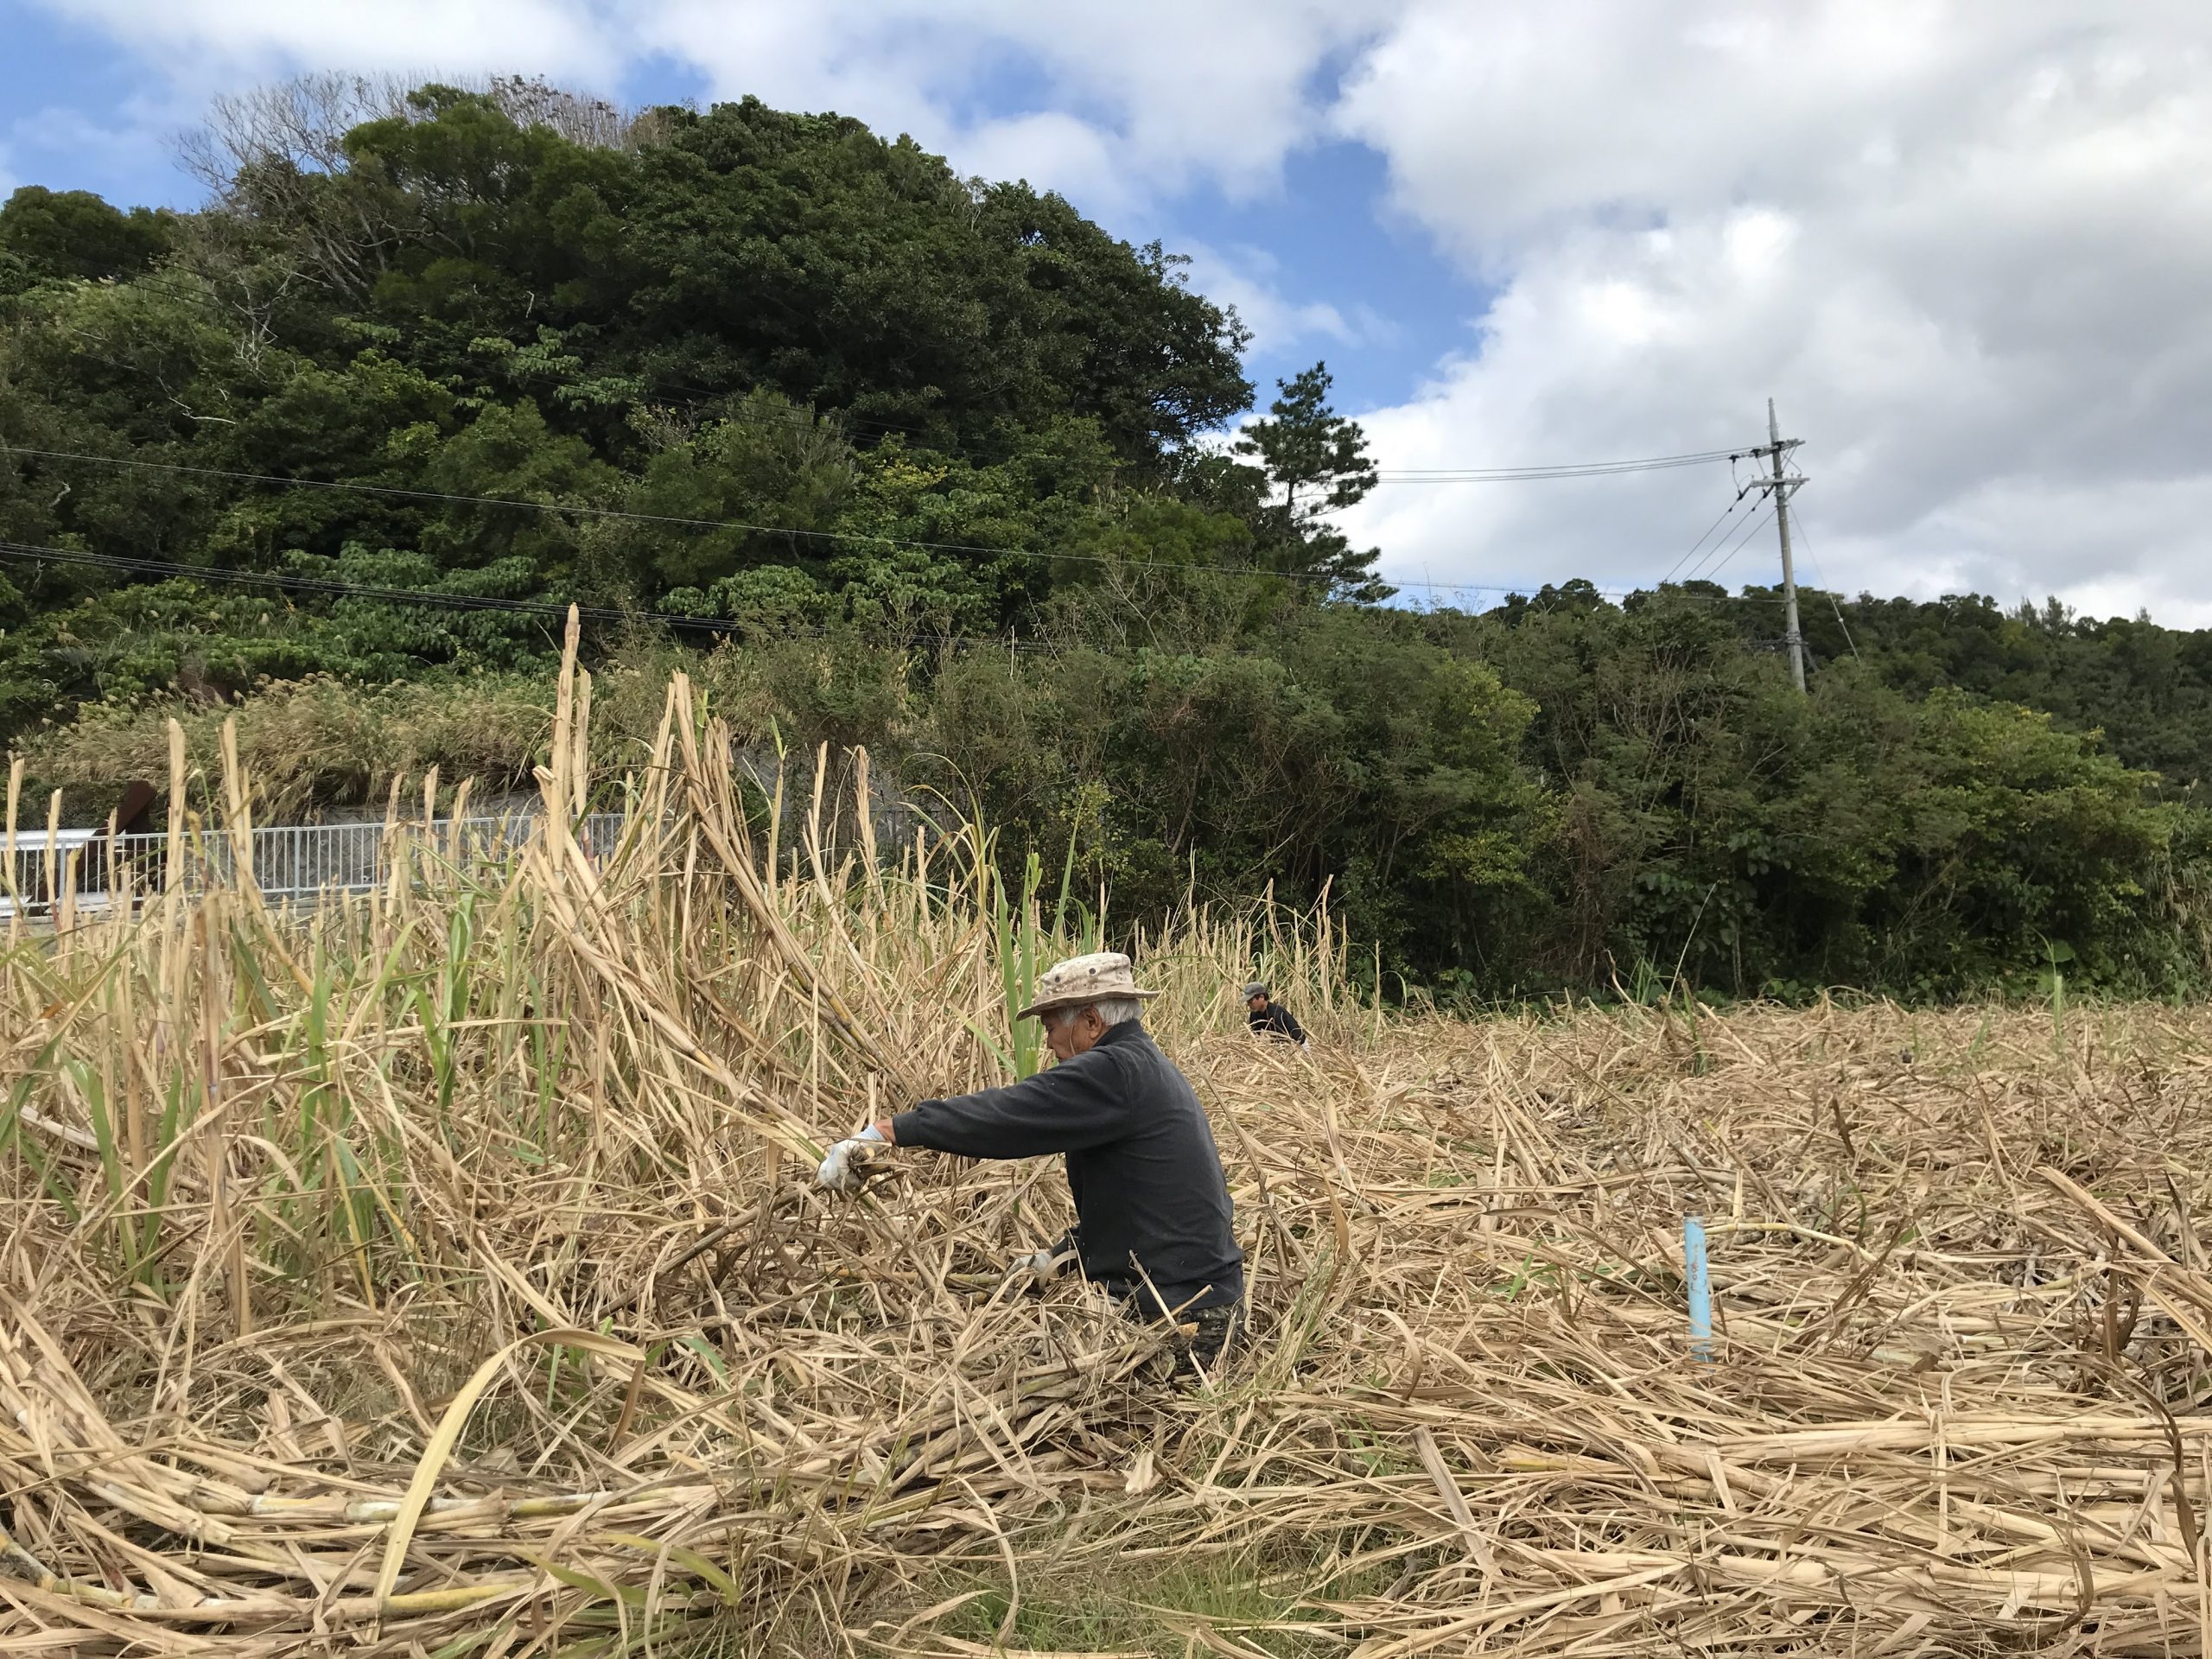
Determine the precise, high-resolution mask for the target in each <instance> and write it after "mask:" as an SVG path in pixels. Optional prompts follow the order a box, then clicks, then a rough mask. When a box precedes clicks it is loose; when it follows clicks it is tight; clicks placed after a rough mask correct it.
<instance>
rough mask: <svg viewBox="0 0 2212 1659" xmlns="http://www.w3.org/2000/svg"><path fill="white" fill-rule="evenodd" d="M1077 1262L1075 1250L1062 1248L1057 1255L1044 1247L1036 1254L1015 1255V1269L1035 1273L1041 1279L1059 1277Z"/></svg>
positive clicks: (1017, 1271) (1019, 1271)
mask: <svg viewBox="0 0 2212 1659" xmlns="http://www.w3.org/2000/svg"><path fill="white" fill-rule="evenodd" d="M1075 1262H1076V1253H1075V1252H1074V1251H1073V1250H1062V1251H1060V1252H1058V1254H1057V1255H1055V1254H1054V1253H1053V1252H1052V1250H1050V1249H1043V1250H1039V1251H1038V1252H1037V1253H1036V1254H1035V1255H1017V1256H1015V1257H1014V1272H1016V1273H1030V1274H1035V1275H1036V1276H1037V1277H1038V1278H1039V1279H1046V1280H1051V1279H1057V1278H1058V1277H1059V1276H1060V1275H1061V1274H1064V1273H1065V1272H1066V1271H1067V1270H1068V1269H1069V1268H1071V1267H1073V1266H1074V1265H1075Z"/></svg>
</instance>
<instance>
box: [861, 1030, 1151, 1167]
mask: <svg viewBox="0 0 2212 1659" xmlns="http://www.w3.org/2000/svg"><path fill="white" fill-rule="evenodd" d="M1104 1059H1105V1057H1104V1056H1103V1054H1102V1055H1100V1056H1099V1059H1098V1061H1097V1062H1091V1061H1090V1056H1089V1055H1083V1056H1078V1057H1077V1058H1075V1059H1073V1060H1069V1061H1066V1062H1065V1063H1063V1064H1061V1065H1056V1066H1054V1067H1052V1069H1051V1070H1050V1071H1039V1073H1037V1075H1036V1076H1034V1077H1024V1078H1023V1079H1022V1080H1021V1081H1020V1082H1019V1083H1012V1084H1007V1085H1006V1087H1004V1088H1002V1089H985V1090H980V1091H978V1092H977V1093H976V1094H972V1095H957V1096H953V1097H952V1098H950V1099H949V1100H925V1101H924V1102H922V1103H920V1104H919V1105H918V1106H916V1107H915V1108H914V1109H912V1111H906V1112H901V1113H899V1115H898V1116H896V1117H894V1118H893V1119H892V1120H891V1122H890V1123H889V1125H888V1127H887V1130H886V1138H887V1139H888V1140H890V1141H892V1143H893V1144H894V1145H896V1146H901V1147H929V1148H931V1150H933V1151H937V1152H950V1153H957V1154H960V1155H961V1156H962V1157H965V1158H1039V1157H1043V1156H1045V1155H1046V1154H1050V1153H1055V1152H1080V1151H1082V1150H1083V1149H1084V1148H1085V1147H1099V1146H1103V1145H1105V1144H1106V1143H1107V1142H1108V1141H1114V1140H1118V1139H1119V1138H1120V1137H1121V1136H1122V1135H1124V1134H1126V1133H1127V1132H1128V1124H1129V1114H1130V1104H1129V1103H1128V1101H1127V1100H1126V1099H1125V1098H1124V1097H1123V1096H1122V1091H1121V1090H1118V1089H1116V1088H1115V1087H1114V1086H1113V1084H1114V1078H1113V1077H1112V1074H1111V1072H1110V1071H1109V1068H1108V1067H1107V1065H1105V1064H1103V1062H1104Z"/></svg>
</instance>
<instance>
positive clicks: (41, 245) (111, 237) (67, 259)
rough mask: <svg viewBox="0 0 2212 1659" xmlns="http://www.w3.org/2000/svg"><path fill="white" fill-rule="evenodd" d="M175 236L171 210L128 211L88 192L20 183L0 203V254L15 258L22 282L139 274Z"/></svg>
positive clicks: (158, 261) (161, 253)
mask: <svg viewBox="0 0 2212 1659" xmlns="http://www.w3.org/2000/svg"><path fill="white" fill-rule="evenodd" d="M174 240H175V231H174V224H173V221H172V219H171V216H170V215H169V214H168V213H161V212H157V211H156V210H155V209H152V208H149V207H133V208H132V209H130V212H128V213H124V212H122V211H120V210H118V209H117V208H115V207H111V206H110V205H109V204H108V203H107V202H106V201H105V200H102V199H101V198H100V197H99V196H96V195H94V194H92V192H91V191H89V190H48V189H47V188H45V187H44V186H42V185H36V184H25V185H18V186H17V187H16V189H15V191H14V192H13V193H12V194H10V196H9V198H8V200H7V201H6V202H5V203H4V204H0V253H6V254H11V255H13V256H14V257H15V260H16V270H17V272H18V279H19V281H31V280H36V279H38V278H40V277H52V278H59V279H61V280H64V281H67V280H70V279H78V278H87V277H89V278H92V279H95V280H97V279H101V278H111V277H130V276H136V275H137V273H139V272H140V271H143V270H146V269H147V268H148V267H149V266H151V265H154V264H158V263H160V261H161V260H162V257H164V256H165V255H167V254H168V251H169V250H170V247H171V245H172V244H173V242H174Z"/></svg>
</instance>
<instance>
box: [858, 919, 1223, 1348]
mask: <svg viewBox="0 0 2212 1659" xmlns="http://www.w3.org/2000/svg"><path fill="white" fill-rule="evenodd" d="M1153 995H1156V993H1154V992H1152V991H1145V990H1140V989H1138V988H1137V982H1136V978H1135V975H1134V973H1133V972H1132V971H1131V969H1130V966H1129V959H1128V957H1125V956H1122V954H1120V953H1119V952H1118V951H1110V950H1109V951H1101V952H1098V953H1096V954H1095V955H1091V956H1085V957H1071V958H1070V959H1069V960H1067V961H1065V962H1063V963H1059V964H1058V966H1057V967H1055V968H1053V969H1051V970H1050V971H1048V972H1047V973H1046V974H1045V975H1044V976H1042V977H1041V978H1039V980H1038V982H1037V988H1036V1000H1035V1001H1033V1002H1032V1003H1031V1004H1030V1005H1029V1006H1028V1007H1026V1008H1024V1009H1022V1010H1021V1011H1020V1013H1019V1014H1016V1015H1015V1016H1014V1017H1015V1018H1016V1019H1018V1020H1027V1019H1030V1018H1035V1019H1037V1020H1040V1021H1042V1022H1043V1025H1044V1027H1045V1041H1046V1045H1047V1046H1050V1048H1051V1049H1052V1056H1053V1058H1054V1059H1055V1060H1056V1061H1057V1062H1058V1064H1056V1065H1052V1067H1050V1068H1049V1069H1047V1070H1046V1071H1039V1072H1038V1073H1037V1074H1036V1075H1035V1076H1034V1077H1024V1078H1023V1079H1022V1080H1021V1081H1020V1082H1019V1083H1014V1084H1007V1086H1006V1087H1005V1088H1002V1089H986V1090H982V1092H981V1093H978V1094H973V1095H962V1096H957V1097H956V1098H954V1099H951V1100H925V1101H923V1102H922V1103H920V1104H918V1105H917V1106H916V1107H914V1109H912V1110H911V1111H906V1112H901V1113H899V1115H898V1116H896V1117H892V1118H887V1119H885V1120H884V1121H882V1122H877V1123H874V1124H871V1125H870V1126H869V1127H868V1128H866V1129H864V1130H863V1131H861V1134H860V1135H857V1136H855V1137H854V1138H853V1139H852V1140H850V1141H839V1142H838V1143H837V1144H836V1146H835V1147H831V1148H830V1151H829V1157H828V1158H826V1159H824V1160H823V1164H822V1170H821V1177H820V1179H821V1182H822V1185H824V1186H826V1187H829V1188H831V1189H833V1190H835V1191H837V1192H849V1191H852V1190H853V1189H854V1188H855V1187H856V1186H858V1185H859V1184H860V1179H861V1171H860V1169H859V1167H858V1164H859V1162H860V1157H859V1156H856V1153H857V1151H858V1149H859V1148H860V1147H863V1146H865V1145H868V1144H869V1143H872V1142H882V1143H885V1144H887V1145H890V1146H895V1147H929V1148H930V1149H931V1150H933V1151H937V1152H950V1153H957V1154H961V1155H962V1156H963V1157H968V1158H1034V1157H1039V1156H1043V1155H1046V1154H1052V1153H1056V1152H1057V1153H1065V1154H1066V1155H1067V1173H1068V1190H1069V1191H1070V1192H1071V1193H1072V1194H1073V1195H1074V1198H1075V1211H1076V1225H1075V1226H1074V1228H1073V1229H1071V1230H1070V1231H1069V1232H1068V1233H1067V1234H1066V1236H1064V1237H1063V1238H1061V1239H1060V1240H1059V1242H1058V1243H1055V1244H1054V1245H1052V1247H1050V1248H1049V1249H1044V1250H1040V1251H1039V1252H1038V1253H1037V1254H1036V1255H1033V1256H1026V1257H1024V1258H1023V1259H1022V1260H1021V1262H1019V1263H1017V1264H1016V1265H1017V1266H1020V1267H1027V1268H1031V1269H1033V1270H1034V1271H1035V1272H1036V1273H1037V1274H1039V1276H1040V1277H1046V1278H1050V1277H1052V1276H1054V1275H1055V1274H1058V1273H1060V1272H1062V1271H1064V1270H1065V1268H1067V1267H1068V1266H1070V1265H1071V1264H1072V1265H1075V1266H1077V1267H1079V1268H1081V1270H1082V1272H1083V1274H1084V1277H1085V1278H1086V1279H1088V1280H1090V1282H1091V1283H1093V1284H1094V1285H1096V1286H1098V1287H1101V1288H1102V1289H1103V1290H1104V1291H1106V1292H1107V1293H1108V1294H1109V1295H1111V1296H1113V1297H1114V1298H1115V1299H1116V1300H1117V1301H1119V1302H1120V1303H1121V1304H1122V1308H1123V1310H1124V1311H1125V1312H1126V1313H1128V1314H1129V1315H1130V1316H1131V1317H1132V1318H1136V1319H1171V1320H1173V1323H1175V1324H1176V1325H1178V1326H1183V1327H1187V1326H1195V1327H1196V1332H1195V1334H1193V1335H1191V1336H1189V1337H1188V1338H1187V1339H1185V1338H1184V1337H1183V1336H1182V1335H1180V1334H1179V1336H1178V1338H1177V1339H1176V1344H1175V1350H1176V1370H1178V1372H1179V1373H1185V1374H1187V1373H1188V1372H1189V1371H1190V1370H1192V1369H1193V1368H1194V1366H1195V1367H1211V1365H1212V1364H1213V1363H1214V1362H1215V1361H1216V1360H1217V1359H1218V1358H1219V1357H1220V1356H1221V1354H1222V1351H1224V1349H1225V1348H1226V1347H1228V1346H1229V1345H1230V1344H1231V1343H1232V1342H1234V1341H1235V1340H1236V1337H1237V1336H1238V1334H1239V1333H1240V1332H1241V1331H1242V1330H1243V1300H1244V1256H1243V1252H1242V1251H1241V1250H1239V1249H1237V1247H1236V1230H1235V1228H1234V1225H1233V1220H1234V1217H1233V1216H1232V1213H1231V1211H1230V1202H1229V1185H1228V1183H1227V1181H1226V1180H1225V1179H1224V1177H1223V1174H1222V1168H1221V1157H1220V1154H1218V1153H1217V1152H1216V1151H1215V1149H1214V1144H1213V1132H1212V1131H1211V1129H1210V1128H1208V1127H1207V1125H1206V1117H1205V1111H1204V1110H1203V1109H1201V1108H1200V1107H1199V1105H1198V1096H1196V1095H1195V1094H1193V1093H1192V1090H1191V1085H1190V1084H1189V1082H1188V1081H1187V1080H1186V1079H1185V1077H1184V1076H1183V1074H1182V1073H1181V1072H1180V1071H1177V1070H1176V1069H1175V1067H1174V1065H1173V1063H1172V1062H1170V1061H1169V1059H1168V1058H1167V1057H1166V1055H1165V1054H1163V1053H1161V1052H1160V1049H1159V1046H1157V1045H1156V1044H1154V1041H1153V1040H1152V1038H1151V1036H1150V1034H1149V1033H1147V1032H1146V1030H1145V1028H1144V1024H1143V1020H1142V1015H1143V1013H1144V1004H1145V1001H1146V999H1147V998H1149V997H1151V996H1153ZM861 1155H864V1154H861Z"/></svg>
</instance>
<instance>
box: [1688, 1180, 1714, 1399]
mask: <svg viewBox="0 0 2212 1659" xmlns="http://www.w3.org/2000/svg"><path fill="white" fill-rule="evenodd" d="M1682 1267H1683V1268H1684V1270H1685V1271H1686V1272H1687V1273H1688V1275H1689V1281H1690V1357H1691V1358H1692V1359H1694V1360H1699V1361H1701V1362H1702V1363H1705V1364H1707V1365H1710V1364H1711V1363H1713V1274H1712V1272H1711V1270H1710V1269H1709V1268H1707V1265H1706V1259H1705V1217H1702V1216H1684V1217H1682Z"/></svg>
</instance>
